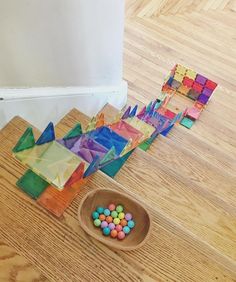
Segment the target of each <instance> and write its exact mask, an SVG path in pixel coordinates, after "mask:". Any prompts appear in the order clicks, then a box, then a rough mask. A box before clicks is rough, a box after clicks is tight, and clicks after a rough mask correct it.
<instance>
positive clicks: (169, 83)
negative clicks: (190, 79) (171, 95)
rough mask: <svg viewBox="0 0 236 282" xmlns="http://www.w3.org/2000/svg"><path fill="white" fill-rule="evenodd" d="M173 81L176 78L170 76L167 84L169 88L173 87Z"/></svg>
mask: <svg viewBox="0 0 236 282" xmlns="http://www.w3.org/2000/svg"><path fill="white" fill-rule="evenodd" d="M173 80H174V77H173V76H170V77H169V79H168V80H167V82H166V83H167V84H168V85H169V86H171V84H172V82H173Z"/></svg>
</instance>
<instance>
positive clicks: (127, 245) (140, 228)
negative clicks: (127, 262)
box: [78, 189, 152, 251]
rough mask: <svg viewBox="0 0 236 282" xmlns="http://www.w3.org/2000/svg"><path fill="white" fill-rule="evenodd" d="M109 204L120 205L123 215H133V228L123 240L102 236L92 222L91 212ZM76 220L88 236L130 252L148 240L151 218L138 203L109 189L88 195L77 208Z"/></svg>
mask: <svg viewBox="0 0 236 282" xmlns="http://www.w3.org/2000/svg"><path fill="white" fill-rule="evenodd" d="M110 203H114V204H115V205H118V204H122V205H123V206H124V209H125V213H127V212H129V213H131V214H132V215H133V219H134V221H135V227H134V228H133V229H132V230H131V232H130V234H129V235H128V236H127V237H125V239H124V240H118V239H116V238H115V239H113V238H111V237H110V236H104V235H103V234H102V229H101V228H100V227H95V226H94V224H93V220H92V216H91V215H92V212H93V211H94V210H96V208H97V206H103V207H107V206H108V205H109V204H110ZM78 218H79V222H80V224H81V227H82V228H83V229H84V231H85V232H87V233H88V234H89V235H90V236H92V237H93V238H95V239H97V240H98V241H100V242H102V243H103V244H105V245H107V246H109V247H110V248H115V249H119V250H123V251H131V250H134V249H137V248H140V247H141V246H142V245H143V244H144V243H145V242H146V241H147V239H148V237H149V235H150V231H151V225H152V224H151V218H150V214H149V212H148V211H147V210H146V209H145V208H144V206H143V205H141V204H140V203H139V202H138V201H136V200H134V199H133V198H131V197H129V196H126V195H124V194H123V193H120V192H116V191H113V190H111V189H97V190H95V191H92V192H90V193H88V194H87V195H86V196H85V197H84V198H83V199H82V202H81V204H80V206H79V210H78Z"/></svg>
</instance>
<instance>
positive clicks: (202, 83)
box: [162, 64, 217, 128]
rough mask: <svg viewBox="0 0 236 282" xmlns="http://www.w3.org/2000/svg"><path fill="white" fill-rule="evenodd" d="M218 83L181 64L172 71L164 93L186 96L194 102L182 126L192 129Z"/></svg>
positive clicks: (184, 116)
mask: <svg viewBox="0 0 236 282" xmlns="http://www.w3.org/2000/svg"><path fill="white" fill-rule="evenodd" d="M216 87H217V83H215V82H214V81H212V80H210V79H208V78H206V77H205V76H203V75H201V74H199V73H196V72H195V71H193V70H191V69H188V68H186V67H184V66H181V65H179V64H177V65H175V67H174V68H173V69H172V70H171V72H170V74H169V76H168V77H167V79H166V82H165V83H164V85H163V87H162V92H163V93H166V94H169V95H174V94H180V95H184V96H186V97H188V98H190V99H192V100H193V101H195V102H194V103H193V106H192V108H188V109H186V111H185V112H184V115H183V119H182V121H181V122H180V124H181V125H183V126H185V127H187V128H191V127H192V126H193V124H194V122H195V121H196V120H197V119H199V117H200V114H201V112H202V110H203V109H204V108H205V107H206V105H207V104H208V102H209V101H210V99H211V97H212V95H213V92H214V90H215V88H216Z"/></svg>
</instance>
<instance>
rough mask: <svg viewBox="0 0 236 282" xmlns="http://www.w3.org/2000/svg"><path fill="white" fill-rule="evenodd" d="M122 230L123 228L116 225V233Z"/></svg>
mask: <svg viewBox="0 0 236 282" xmlns="http://www.w3.org/2000/svg"><path fill="white" fill-rule="evenodd" d="M122 229H123V227H122V226H121V225H120V224H118V225H116V231H117V232H120V231H122Z"/></svg>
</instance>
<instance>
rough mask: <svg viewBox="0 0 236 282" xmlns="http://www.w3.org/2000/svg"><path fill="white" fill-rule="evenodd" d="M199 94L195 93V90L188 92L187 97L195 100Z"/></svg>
mask: <svg viewBox="0 0 236 282" xmlns="http://www.w3.org/2000/svg"><path fill="white" fill-rule="evenodd" d="M199 95H200V93H198V92H196V91H195V90H193V89H192V90H190V91H189V93H188V97H189V98H190V99H192V100H194V101H195V100H197V99H198V97H199Z"/></svg>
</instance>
